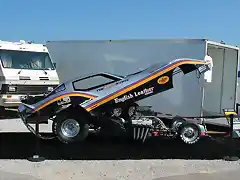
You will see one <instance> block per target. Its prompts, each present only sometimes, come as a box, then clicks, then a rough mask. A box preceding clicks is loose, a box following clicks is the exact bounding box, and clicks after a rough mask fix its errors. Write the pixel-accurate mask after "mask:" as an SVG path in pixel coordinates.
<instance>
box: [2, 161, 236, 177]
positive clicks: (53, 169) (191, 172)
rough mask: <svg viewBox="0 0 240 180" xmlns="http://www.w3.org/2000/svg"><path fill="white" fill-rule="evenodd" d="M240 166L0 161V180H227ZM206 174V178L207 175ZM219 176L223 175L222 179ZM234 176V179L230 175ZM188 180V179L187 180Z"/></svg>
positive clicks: (199, 163) (175, 163)
mask: <svg viewBox="0 0 240 180" xmlns="http://www.w3.org/2000/svg"><path fill="white" fill-rule="evenodd" d="M239 170H240V163H239V162H224V161H221V160H220V161H218V160H215V161H205V160H202V161H196V160H139V161H137V160H126V161H45V162H41V163H37V164H31V163H30V162H27V161H24V160H1V161H0V179H1V180H3V179H9V180H10V179H11V180H19V179H22V180H28V179H29V180H30V179H32V180H35V179H36V180H37V179H44V180H52V179H54V180H66V179H76V180H79V179H91V180H93V179H94V180H98V179H99V180H100V179H106V180H107V179H109V180H110V179H131V180H136V179H137V180H150V179H159V180H160V179H161V180H164V179H166V180H168V179H169V180H170V179H180V178H181V179H186V178H187V177H186V175H188V176H190V177H191V179H192V178H193V176H194V178H196V179H198V178H199V179H200V178H202V177H203V176H206V175H207V176H208V177H207V178H208V179H209V177H212V178H211V179H214V177H215V178H216V179H218V180H219V178H220V177H223V175H224V174H226V173H231V176H228V180H231V179H233V178H234V179H236V178H237V176H239V175H240V171H239ZM206 173H207V174H206ZM219 173H223V174H222V175H221V174H220V175H219ZM233 174H234V176H235V177H233V176H232V175H233ZM189 179H190V178H189Z"/></svg>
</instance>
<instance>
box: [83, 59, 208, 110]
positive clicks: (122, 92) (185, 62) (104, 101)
mask: <svg viewBox="0 0 240 180" xmlns="http://www.w3.org/2000/svg"><path fill="white" fill-rule="evenodd" d="M183 64H194V65H195V64H206V63H205V62H199V61H194V60H191V61H189V60H186V61H182V62H178V63H176V64H173V65H172V66H170V67H168V68H166V69H164V70H162V71H160V72H158V73H156V74H154V75H152V76H150V77H148V78H146V79H143V80H142V81H140V82H138V83H136V84H134V85H132V86H130V87H128V88H126V89H123V90H122V91H120V92H118V93H116V94H113V95H112V96H110V97H108V98H106V99H103V100H102V101H100V102H98V103H96V104H93V105H91V106H90V107H88V108H87V109H86V110H87V111H91V110H93V109H95V108H97V107H98V106H100V105H102V104H104V103H106V102H108V101H110V100H113V99H115V98H116V97H118V96H121V95H122V94H125V93H126V92H129V91H131V90H132V89H134V88H136V87H139V86H141V85H142V84H145V83H147V82H149V81H151V80H153V79H155V78H157V77H158V76H161V75H162V74H164V73H166V72H169V71H171V70H173V69H175V68H176V67H178V66H180V65H183Z"/></svg>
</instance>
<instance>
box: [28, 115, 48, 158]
mask: <svg viewBox="0 0 240 180" xmlns="http://www.w3.org/2000/svg"><path fill="white" fill-rule="evenodd" d="M35 128H36V147H35V148H36V149H35V150H36V151H35V154H34V155H33V156H32V157H29V158H28V161H30V162H42V161H44V160H45V158H44V157H42V156H39V154H40V153H39V152H40V151H39V149H40V139H39V136H38V135H39V119H38V118H37V120H36V125H35Z"/></svg>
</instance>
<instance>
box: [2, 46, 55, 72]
mask: <svg viewBox="0 0 240 180" xmlns="http://www.w3.org/2000/svg"><path fill="white" fill-rule="evenodd" d="M0 60H1V63H2V66H3V67H4V68H12V69H36V70H54V66H53V64H52V62H51V59H50V56H49V54H48V53H47V52H31V51H16V50H0Z"/></svg>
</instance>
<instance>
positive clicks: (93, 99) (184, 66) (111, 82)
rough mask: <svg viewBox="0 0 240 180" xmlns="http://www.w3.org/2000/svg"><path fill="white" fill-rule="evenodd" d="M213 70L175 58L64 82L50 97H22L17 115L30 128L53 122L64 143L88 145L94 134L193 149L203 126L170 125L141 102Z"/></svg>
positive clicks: (174, 121)
mask: <svg viewBox="0 0 240 180" xmlns="http://www.w3.org/2000/svg"><path fill="white" fill-rule="evenodd" d="M209 69H210V64H209V63H208V62H206V61H204V60H196V59H175V60H172V61H170V62H168V63H157V64H153V65H152V66H150V67H148V68H146V69H143V70H141V71H138V72H135V73H133V74H128V75H126V76H121V75H116V74H112V73H107V72H100V73H93V74H89V75H86V76H81V77H78V78H73V79H71V80H68V81H67V82H64V83H61V84H60V85H59V86H58V87H56V88H55V89H54V90H53V91H52V92H50V93H48V94H45V95H42V96H37V97H31V96H28V97H23V99H22V103H21V104H20V105H19V107H18V113H19V116H20V117H21V119H22V121H23V122H24V124H25V125H26V126H27V127H28V128H29V127H30V125H29V124H30V123H36V122H37V121H38V122H39V123H46V122H48V121H49V120H50V121H52V133H53V135H54V137H57V138H58V139H59V140H60V141H62V142H63V143H71V142H78V141H84V140H85V139H86V138H87V136H88V134H89V132H90V129H94V130H96V132H105V133H109V134H111V135H119V134H120V135H127V136H131V137H133V139H140V140H142V141H143V142H144V141H145V139H146V138H148V137H150V136H167V137H180V138H181V139H182V140H183V141H184V142H185V143H187V144H194V143H196V142H197V141H198V140H199V139H200V137H201V136H204V135H205V133H206V131H205V128H204V126H203V125H201V124H199V123H196V122H190V121H188V120H186V119H183V118H181V117H174V118H172V121H171V123H170V124H169V125H166V124H167V123H166V122H164V120H165V118H159V117H157V116H155V115H154V113H149V112H151V110H149V108H146V107H141V106H139V105H138V104H137V102H138V101H139V100H142V99H145V98H148V97H150V96H153V95H156V94H158V93H161V92H164V91H167V90H169V89H171V88H173V76H174V75H175V74H177V73H180V72H183V73H184V74H187V73H189V72H192V71H195V70H196V71H198V72H199V74H203V73H204V72H206V71H208V70H209ZM99 79H101V81H100V80H99ZM103 79H104V80H103ZM167 122H170V121H167ZM29 130H31V131H32V132H33V131H34V130H33V129H32V128H29Z"/></svg>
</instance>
